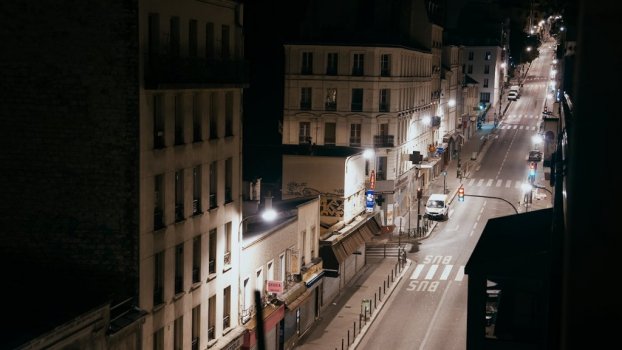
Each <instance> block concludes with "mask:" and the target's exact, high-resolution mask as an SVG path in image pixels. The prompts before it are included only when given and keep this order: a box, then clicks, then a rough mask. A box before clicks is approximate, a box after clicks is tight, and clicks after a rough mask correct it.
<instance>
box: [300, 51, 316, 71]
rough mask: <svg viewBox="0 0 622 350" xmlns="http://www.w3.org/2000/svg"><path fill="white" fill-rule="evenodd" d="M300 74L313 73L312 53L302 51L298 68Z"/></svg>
mask: <svg viewBox="0 0 622 350" xmlns="http://www.w3.org/2000/svg"><path fill="white" fill-rule="evenodd" d="M300 74H313V53H312V52H303V53H302V65H301V68H300Z"/></svg>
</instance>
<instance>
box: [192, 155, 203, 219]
mask: <svg viewBox="0 0 622 350" xmlns="http://www.w3.org/2000/svg"><path fill="white" fill-rule="evenodd" d="M200 213H201V166H200V165H198V166H195V167H194V168H193V169H192V215H197V214H200Z"/></svg>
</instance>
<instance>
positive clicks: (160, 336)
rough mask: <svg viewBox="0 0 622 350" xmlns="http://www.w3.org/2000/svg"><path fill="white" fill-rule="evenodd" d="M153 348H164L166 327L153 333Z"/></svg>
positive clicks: (156, 349)
mask: <svg viewBox="0 0 622 350" xmlns="http://www.w3.org/2000/svg"><path fill="white" fill-rule="evenodd" d="M153 350H164V328H160V329H158V330H157V331H155V333H153Z"/></svg>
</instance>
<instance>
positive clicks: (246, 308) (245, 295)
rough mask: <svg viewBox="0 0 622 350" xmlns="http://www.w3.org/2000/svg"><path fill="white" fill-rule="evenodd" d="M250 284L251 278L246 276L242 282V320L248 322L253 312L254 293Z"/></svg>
mask: <svg viewBox="0 0 622 350" xmlns="http://www.w3.org/2000/svg"><path fill="white" fill-rule="evenodd" d="M252 290H253V289H252V288H251V286H250V278H248V277H247V278H245V279H244V282H243V284H242V322H246V321H248V320H249V319H250V317H251V316H252V314H253V312H252V311H253V309H252V307H251V306H252V304H253V295H252V294H253V293H252Z"/></svg>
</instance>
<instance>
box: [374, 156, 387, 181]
mask: <svg viewBox="0 0 622 350" xmlns="http://www.w3.org/2000/svg"><path fill="white" fill-rule="evenodd" d="M377 161H378V165H377V168H376V180H377V181H384V180H386V179H387V157H378V158H377Z"/></svg>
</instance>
